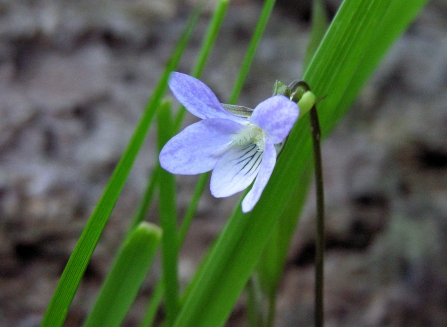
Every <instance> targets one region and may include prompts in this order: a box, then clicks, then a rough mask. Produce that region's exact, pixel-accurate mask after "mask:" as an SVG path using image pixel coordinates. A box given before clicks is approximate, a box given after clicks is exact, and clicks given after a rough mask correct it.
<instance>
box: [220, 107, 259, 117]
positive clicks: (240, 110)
mask: <svg viewBox="0 0 447 327" xmlns="http://www.w3.org/2000/svg"><path fill="white" fill-rule="evenodd" d="M222 107H224V108H225V110H227V111H229V112H230V113H232V114H233V115H236V116H239V117H244V118H249V117H251V114H252V113H253V109H251V108H248V107H244V106H238V105H235V104H226V103H222Z"/></svg>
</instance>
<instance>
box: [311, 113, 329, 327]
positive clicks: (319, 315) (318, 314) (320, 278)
mask: <svg viewBox="0 0 447 327" xmlns="http://www.w3.org/2000/svg"><path fill="white" fill-rule="evenodd" d="M309 114H310V125H311V131H312V144H313V153H314V165H315V183H316V195H317V237H316V246H315V327H323V325H324V303H323V300H324V248H325V237H324V188H323V167H322V160H321V144H320V142H321V129H320V123H319V121H318V114H317V108H316V105H314V106H313V107H312V109H311V110H310V113H309Z"/></svg>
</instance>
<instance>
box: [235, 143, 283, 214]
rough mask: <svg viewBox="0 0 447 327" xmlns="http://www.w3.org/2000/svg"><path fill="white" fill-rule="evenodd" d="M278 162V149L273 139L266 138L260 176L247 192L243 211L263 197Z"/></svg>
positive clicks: (245, 211)
mask: <svg viewBox="0 0 447 327" xmlns="http://www.w3.org/2000/svg"><path fill="white" fill-rule="evenodd" d="M275 164H276V150H275V146H274V145H273V143H272V141H270V140H269V139H266V140H265V149H264V157H263V158H262V162H261V165H260V167H259V172H258V177H256V180H255V183H254V184H253V187H252V188H251V190H250V192H248V193H247V195H246V196H245V198H244V200H243V201H242V212H244V213H247V212H250V211H251V210H252V209H253V208H254V206H255V205H256V203H257V202H258V200H259V198H260V197H261V194H262V191H264V188H265V186H266V185H267V183H268V181H269V179H270V176H271V175H272V172H273V168H275Z"/></svg>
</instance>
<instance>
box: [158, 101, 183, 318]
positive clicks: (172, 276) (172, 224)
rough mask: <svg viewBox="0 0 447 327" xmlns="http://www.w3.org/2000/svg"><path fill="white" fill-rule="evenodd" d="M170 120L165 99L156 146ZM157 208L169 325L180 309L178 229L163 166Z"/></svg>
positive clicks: (168, 131)
mask: <svg viewBox="0 0 447 327" xmlns="http://www.w3.org/2000/svg"><path fill="white" fill-rule="evenodd" d="M172 129H173V122H172V117H171V103H170V102H165V103H163V104H162V105H161V107H160V110H159V111H158V147H159V150H160V151H161V149H162V148H163V146H164V145H165V144H166V142H167V141H169V139H170V138H171V137H172ZM159 185H160V196H159V212H160V224H161V227H162V228H163V239H162V247H161V261H162V267H163V281H164V289H165V311H166V321H167V324H168V326H169V325H171V322H172V321H174V319H175V317H176V315H177V313H178V311H179V310H180V296H179V281H178V271H177V270H178V267H177V262H178V250H179V245H178V231H177V212H176V208H177V207H176V203H175V177H174V175H172V174H171V173H169V172H167V171H166V170H164V169H161V170H160V183H159Z"/></svg>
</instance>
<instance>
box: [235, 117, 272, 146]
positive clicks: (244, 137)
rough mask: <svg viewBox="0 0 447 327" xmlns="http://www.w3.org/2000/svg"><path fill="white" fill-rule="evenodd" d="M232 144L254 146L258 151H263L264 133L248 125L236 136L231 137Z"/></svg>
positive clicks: (254, 126)
mask: <svg viewBox="0 0 447 327" xmlns="http://www.w3.org/2000/svg"><path fill="white" fill-rule="evenodd" d="M232 139H233V144H236V145H239V146H246V145H249V144H253V143H254V144H256V146H257V147H258V151H261V152H262V151H264V148H265V144H264V143H265V142H264V131H263V130H262V129H261V128H259V127H258V126H256V125H254V124H251V123H249V124H248V125H247V127H245V128H243V129H241V130H240V131H238V132H237V134H233V135H232Z"/></svg>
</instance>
